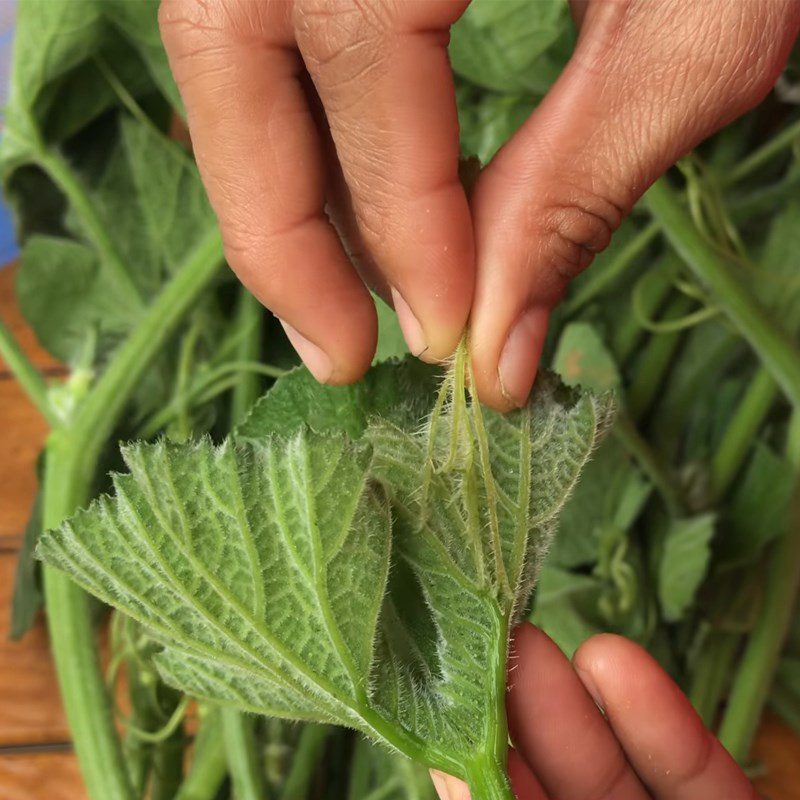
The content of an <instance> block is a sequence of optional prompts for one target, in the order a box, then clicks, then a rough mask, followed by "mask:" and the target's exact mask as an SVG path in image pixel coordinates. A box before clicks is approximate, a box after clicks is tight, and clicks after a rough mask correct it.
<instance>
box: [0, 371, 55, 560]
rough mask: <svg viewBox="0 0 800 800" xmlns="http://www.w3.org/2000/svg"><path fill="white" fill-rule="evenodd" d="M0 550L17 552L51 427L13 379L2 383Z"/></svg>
mask: <svg viewBox="0 0 800 800" xmlns="http://www.w3.org/2000/svg"><path fill="white" fill-rule="evenodd" d="M0 418H1V419H2V434H1V436H2V441H0V446H2V454H3V455H2V458H0V549H4V550H8V549H16V548H17V547H18V546H19V543H20V541H21V536H22V532H23V531H24V530H25V524H26V523H27V521H28V514H29V512H30V508H31V504H32V503H33V498H34V496H35V494H36V459H37V457H38V455H39V452H40V451H41V449H42V446H43V444H44V440H45V436H46V435H47V423H46V422H45V421H44V419H43V417H42V415H41V414H40V413H39V412H38V411H37V410H36V408H34V406H32V405H31V404H30V403H29V402H28V399H27V397H25V395H24V393H23V392H22V390H21V389H20V388H19V387H18V386H17V384H16V383H15V382H14V381H13V380H11V379H10V378H6V379H0Z"/></svg>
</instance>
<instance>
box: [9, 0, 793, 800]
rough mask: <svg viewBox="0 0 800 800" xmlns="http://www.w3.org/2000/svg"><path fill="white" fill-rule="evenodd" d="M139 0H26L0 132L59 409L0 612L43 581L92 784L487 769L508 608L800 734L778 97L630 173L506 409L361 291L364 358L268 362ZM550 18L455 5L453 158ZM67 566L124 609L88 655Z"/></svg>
mask: <svg viewBox="0 0 800 800" xmlns="http://www.w3.org/2000/svg"><path fill="white" fill-rule="evenodd" d="M155 13H156V4H155V2H150V0H147V2H145V1H144V0H143V1H142V2H139V3H130V2H126V0H22V2H21V3H20V13H19V20H18V30H17V42H16V53H15V59H14V70H13V77H12V86H11V97H10V102H9V106H8V110H7V114H6V123H5V129H4V132H3V137H2V141H1V142H0V176H2V179H3V183H4V187H5V193H6V196H7V198H8V199H9V201H10V202H11V203H12V204H13V207H14V209H15V212H16V216H17V221H18V230H19V236H20V240H21V242H22V245H23V249H22V258H21V264H20V267H19V272H18V276H17V291H18V298H19V302H20V305H21V307H22V310H23V312H24V314H25V316H26V317H27V319H28V321H29V322H30V324H31V325H32V327H33V328H34V330H35V332H36V334H37V336H38V338H39V340H40V341H41V343H42V344H43V345H44V346H45V347H46V348H47V349H48V350H49V351H50V352H51V353H53V354H54V355H55V356H56V357H58V358H59V359H61V360H62V361H64V362H65V363H66V364H67V365H68V367H69V368H70V371H69V376H68V378H67V379H66V380H65V381H63V382H56V383H49V384H47V383H46V382H45V380H44V379H43V377H42V376H41V375H40V374H39V373H38V372H37V371H36V370H35V369H34V368H33V367H32V366H31V365H30V364H29V363H28V362H27V360H26V359H25V357H24V355H23V354H22V352H21V351H20V350H19V348H18V347H17V346H16V343H15V342H14V341H13V338H12V337H11V335H10V333H9V332H8V331H7V330H5V328H4V327H3V326H2V325H1V324H0V354H2V356H3V358H4V360H5V361H6V362H7V363H8V364H9V366H10V367H11V368H12V369H13V370H14V371H15V373H16V374H17V376H18V378H19V380H20V382H21V383H22V385H23V387H24V388H25V389H26V390H27V391H28V393H29V395H30V396H31V398H32V400H33V401H34V403H36V405H37V406H38V407H39V408H40V410H41V411H42V413H43V414H44V415H45V417H46V418H47V420H48V422H49V424H50V426H51V429H52V433H51V435H50V437H49V439H48V443H47V447H46V449H45V452H44V453H43V454H42V459H41V473H42V489H41V492H40V496H39V498H38V499H37V502H36V506H35V508H34V513H33V514H32V515H31V522H30V524H29V526H28V531H27V533H26V546H25V548H24V550H23V553H22V555H21V557H20V564H19V570H18V580H17V586H16V592H15V598H14V618H13V631H14V633H15V635H17V636H21V635H23V634H24V633H25V631H26V630H27V628H28V627H29V626H30V625H31V624H32V622H33V620H34V619H35V615H36V613H37V610H38V609H39V607H40V605H41V603H42V595H43V594H44V595H45V596H46V604H45V611H46V613H47V615H48V618H49V626H50V631H51V638H52V642H53V651H54V657H55V661H56V666H57V670H58V673H59V680H60V684H61V688H62V694H63V696H64V701H65V705H66V709H67V714H68V717H69V720H70V725H71V729H72V733H73V739H74V742H75V747H76V750H77V753H78V756H79V759H80V762H81V767H82V771H83V775H84V778H85V780H86V783H87V787H88V789H89V792H90V794H91V796H92V797H94V798H98V799H100V798H102V800H107V798H112V797H113V798H124V800H133V798H137V797H145V796H146V797H150V798H152V799H153V800H162V799H164V798H174V797H177V798H182V799H183V800H187V798H194V800H199V798H216V797H218V798H226V797H236V798H240V799H241V798H247V800H250V799H251V798H253V799H254V798H259V797H269V798H275V799H276V800H277V799H278V798H281V799H282V800H289V798H292V799H296V798H303V799H307V800H312V798H313V800H323V798H331V800H332V799H333V798H343V797H346V798H348V800H367V798H370V800H378V798H383V799H384V800H385V799H387V798H388V799H389V800H422V798H428V799H429V798H431V797H432V790H431V787H430V785H429V782H428V779H427V774H426V770H425V768H424V767H425V766H437V767H439V768H441V769H444V770H446V771H448V772H451V773H454V774H457V775H460V776H462V777H465V778H466V779H468V780H469V781H470V782H471V783H472V785H473V794H474V796H475V797H476V798H478V797H479V798H484V797H488V798H493V797H498V798H499V797H507V796H509V795H508V792H509V790H508V786H507V783H506V779H505V777H504V773H503V763H504V758H505V750H506V746H507V737H506V728H505V717H504V711H503V703H502V699H503V686H504V680H505V660H506V655H507V643H508V634H509V628H510V626H512V625H513V624H514V623H515V622H516V621H518V620H519V619H521V618H523V617H528V618H530V619H532V620H533V621H534V622H536V623H537V624H539V625H540V626H542V627H543V628H544V629H545V630H546V631H547V632H548V633H549V634H550V635H551V636H552V637H553V638H554V639H555V640H556V641H557V642H558V643H559V645H560V646H561V647H562V648H563V649H564V650H565V651H566V652H567V653H571V652H572V651H573V650H574V649H575V648H576V647H577V646H578V645H579V644H580V642H582V641H583V640H584V639H585V638H586V637H588V636H590V635H591V634H593V633H595V632H597V631H604V630H612V631H616V632H619V633H622V634H625V635H626V636H629V637H631V638H633V639H635V640H637V641H639V642H641V643H642V644H643V645H645V646H646V647H647V648H648V649H650V650H651V652H653V653H654V654H655V655H656V656H657V657H658V658H659V659H660V660H661V662H662V663H663V664H664V665H665V666H666V668H667V669H668V670H669V671H670V672H671V673H672V674H673V675H674V676H675V677H676V679H677V680H678V681H679V682H680V683H681V685H682V686H683V687H684V688H685V690H686V691H687V692H688V693H689V695H690V697H691V699H692V700H693V702H694V703H695V705H696V706H697V708H698V709H699V710H700V712H701V713H702V715H703V716H704V718H705V719H706V721H707V722H708V723H709V724H710V725H713V726H715V727H716V728H717V730H718V732H719V734H720V736H721V738H722V740H723V743H724V744H725V745H726V746H727V747H728V748H729V749H730V750H731V751H732V752H733V753H734V755H735V756H736V757H737V758H739V759H740V760H742V761H743V762H746V761H747V758H748V755H749V749H750V744H751V741H752V738H753V735H754V732H755V730H756V728H757V725H758V720H759V718H760V715H761V713H762V710H763V707H764V705H765V702H770V703H771V704H772V706H773V707H774V709H775V710H776V711H777V712H778V713H780V714H781V715H782V716H783V717H784V718H785V719H786V720H787V721H788V722H789V723H790V724H792V725H794V726H795V727H796V728H797V729H798V730H799V731H800V631H799V630H797V624H796V621H795V623H794V625H792V618H793V608H794V603H795V602H796V593H797V583H798V579H800V523H798V522H797V520H796V519H795V520H793V519H792V514H791V508H792V505H793V502H794V501H793V498H796V497H797V476H798V470H799V469H800V415H799V414H798V413H797V408H798V407H800V352H798V348H797V344H796V343H797V336H798V332H800V278H798V275H800V272H798V269H797V265H796V263H795V261H796V255H795V254H796V253H797V252H798V251H800V241H798V236H799V235H800V234H799V232H800V199H798V198H800V194H798V193H799V192H800V168H798V166H797V164H796V157H797V152H796V151H797V143H798V141H800V113H798V111H797V110H796V109H795V107H793V106H791V105H788V104H784V103H782V102H780V101H779V100H778V99H776V98H770V99H769V100H768V101H767V102H766V103H765V104H764V105H763V106H762V107H761V108H759V109H756V110H755V111H754V112H751V113H750V114H749V115H748V116H747V117H745V118H744V119H742V120H740V121H738V122H737V123H735V124H734V125H733V126H731V127H729V128H728V129H726V130H725V131H723V132H721V133H720V134H718V135H717V136H716V137H714V138H713V139H712V140H711V141H710V142H708V143H706V144H705V145H704V146H703V147H702V149H701V150H700V151H699V152H697V153H695V154H693V155H692V156H691V157H689V158H687V159H685V160H684V161H683V162H682V163H681V165H680V166H679V169H678V170H676V171H675V175H673V176H671V179H670V182H669V183H668V182H666V181H662V182H660V183H659V184H657V185H656V186H655V187H654V189H653V190H652V191H651V192H650V193H649V194H648V196H647V197H646V198H645V200H644V201H643V203H641V204H640V206H639V207H637V209H635V210H634V213H633V215H632V216H631V218H630V219H629V220H627V221H626V222H625V223H623V226H622V228H621V229H620V230H619V232H618V233H617V235H616V236H615V240H614V242H613V244H612V246H611V247H610V248H609V250H608V251H607V252H606V253H604V254H602V255H601V256H600V257H598V259H597V261H596V263H595V264H594V265H593V266H592V268H591V269H590V270H588V271H587V272H586V273H585V274H584V275H582V276H581V277H580V278H579V279H578V280H576V281H575V282H574V284H573V286H572V288H571V290H570V294H569V296H568V298H567V299H566V301H565V302H564V303H563V304H562V306H561V308H560V309H559V310H558V312H557V313H556V315H555V318H554V320H553V323H552V326H551V331H550V336H549V341H548V344H547V347H546V351H545V359H544V360H545V363H547V364H549V365H550V367H551V368H552V369H553V371H554V372H555V373H557V374H558V375H559V376H560V380H559V378H557V377H556V376H555V375H550V374H543V375H542V376H541V377H540V379H539V380H538V381H537V385H536V388H535V391H534V393H533V396H532V398H531V400H530V403H529V405H528V407H527V408H525V409H522V410H520V411H518V412H514V413H513V414H511V415H508V416H505V417H503V416H500V415H497V414H495V413H493V412H489V411H487V410H486V409H482V408H481V407H480V406H479V405H477V404H474V403H472V402H471V400H470V398H469V395H468V392H466V391H465V381H466V380H467V377H468V376H467V372H468V370H467V366H466V351H465V350H464V348H463V347H462V348H461V349H460V350H459V352H458V354H457V358H456V361H455V363H454V364H453V365H452V366H451V368H450V369H449V370H448V371H446V372H441V371H437V370H433V369H431V368H429V367H425V366H423V365H421V364H418V363H416V362H414V361H412V360H408V359H405V358H403V356H404V351H405V347H404V345H403V344H402V337H401V335H400V333H399V330H398V327H397V325H396V322H395V320H394V317H393V315H392V314H391V312H389V310H388V309H386V308H385V307H383V306H381V307H380V308H379V317H380V321H381V331H380V342H379V348H378V355H377V357H376V365H375V366H374V367H373V369H372V370H371V371H370V373H369V374H368V375H367V377H366V378H365V379H364V380H363V381H362V382H360V383H359V384H357V385H356V386H354V387H350V388H343V389H325V388H322V387H319V386H317V385H316V384H315V383H314V382H313V381H312V380H311V379H310V377H309V376H308V374H307V373H306V372H305V371H302V370H299V369H295V368H294V367H295V365H296V363H297V362H296V358H295V356H294V355H293V353H292V351H291V348H290V347H289V346H288V343H287V342H286V340H285V337H284V336H283V333H282V331H281V329H280V326H279V325H277V324H276V323H275V320H274V319H273V318H272V317H271V316H270V315H269V314H267V313H266V312H264V310H263V309H261V308H260V307H259V306H258V304H257V303H256V302H255V301H254V300H253V299H252V298H251V297H250V296H249V295H247V293H246V292H244V291H243V290H242V289H240V288H239V287H238V285H237V284H236V282H235V281H234V280H233V279H232V278H231V277H230V275H229V273H228V272H227V271H226V270H225V269H224V265H223V258H222V246H221V242H220V238H219V234H218V231H217V229H216V224H215V221H214V218H213V215H212V213H211V211H210V208H209V206H208V203H207V201H206V198H205V194H204V191H203V188H202V185H201V182H200V179H199V175H198V172H197V169H196V167H195V165H194V162H193V159H192V157H191V154H190V153H189V152H188V151H187V150H186V149H185V148H184V147H183V146H182V145H181V144H179V143H178V142H177V141H175V140H174V139H173V138H171V137H170V135H169V132H170V130H172V128H173V127H174V114H175V109H177V112H178V114H179V113H180V102H179V98H178V96H177V92H176V90H175V86H174V84H173V82H172V79H171V77H170V73H169V70H168V67H167V63H166V59H165V56H164V53H163V51H162V49H161V46H160V42H159V38H158V32H157V26H156V18H155ZM574 40H575V34H574V30H573V27H572V24H571V21H570V19H569V14H568V10H567V6H566V3H563V2H561V0H505V2H503V3H496V2H492V0H474V2H473V3H472V4H471V5H470V7H469V9H468V10H467V12H466V13H465V15H464V16H463V18H462V19H461V20H460V21H459V23H458V24H457V25H456V26H455V28H454V30H453V36H452V43H451V50H450V52H451V58H452V63H453V68H454V71H455V73H456V83H457V101H458V106H459V116H460V120H461V126H462V130H461V135H462V147H463V151H464V154H465V155H468V156H469V155H477V156H478V157H479V158H480V159H481V160H483V161H487V160H489V159H490V158H491V156H492V155H493V154H494V153H495V152H496V151H497V149H498V148H499V147H500V146H502V144H503V142H504V141H506V140H507V139H508V137H509V136H510V135H511V134H512V133H513V132H514V131H515V130H516V128H517V127H518V126H519V125H520V124H521V122H522V121H523V120H524V119H525V117H526V116H527V114H528V113H530V111H531V110H532V109H533V108H534V107H535V106H536V104H537V103H538V102H539V101H540V99H541V98H542V96H543V95H544V93H545V92H546V91H547V89H548V87H549V86H550V84H551V83H552V81H553V80H555V78H556V76H557V75H558V73H559V71H560V69H561V68H562V67H563V65H564V64H565V62H566V60H567V58H568V57H569V53H570V51H571V48H572V47H573V45H574ZM792 74H793V73H792V71H791V69H790V71H789V73H788V74H787V75H788V77H787V80H790V79H791V76H792ZM764 142H765V143H764ZM675 185H679V186H680V189H679V190H676V189H675V188H671V187H672V186H675ZM562 382H563V384H566V385H567V386H565V385H562ZM568 387H575V388H568ZM612 397H613V398H614V403H615V404H616V406H617V409H618V410H617V413H616V416H615V418H614V420H613V422H612V421H611V415H610V413H609V410H610V406H611V404H612V400H611V398H612ZM603 430H608V434H607V435H606V436H605V438H604V439H603V441H602V443H600V444H599V446H598V441H599V436H600V433H601V432H602V431H603ZM120 441H129V442H132V444H128V445H126V446H124V447H123V448H122V449H121V450H120V447H119V445H118V442H120ZM590 456H591V458H590ZM584 465H585V470H583V476H582V478H581V479H580V481H578V475H579V473H580V472H581V469H582V468H583V467H584ZM109 473H111V474H112V475H113V477H112V478H109V477H108V475H109ZM93 498H97V499H93ZM81 509H83V510H81ZM795 516H796V515H795ZM43 530H47V533H46V534H44V535H42V531H43ZM37 543H38V552H39V553H40V554H41V556H42V557H43V558H44V559H45V560H46V562H47V563H48V564H49V565H53V566H47V567H44V568H43V569H42V568H41V567H40V565H39V564H38V563H37V562H35V561H34V559H33V552H34V550H35V549H36V547H37ZM548 550H549V555H546V554H547V552H548ZM54 567H56V568H54ZM62 570H63V571H62ZM64 571H65V572H66V573H69V574H70V575H71V576H72V578H74V579H75V581H77V582H78V583H79V584H81V585H82V586H83V587H85V588H86V589H88V590H89V591H90V592H91V593H92V594H93V595H95V596H96V597H98V598H100V599H101V600H103V601H104V602H105V603H106V604H108V605H109V606H111V607H113V608H114V609H117V610H115V611H113V615H112V620H111V633H112V636H111V650H112V655H111V663H110V664H109V665H108V666H107V668H106V667H104V668H103V669H101V667H100V665H99V663H98V657H97V647H96V636H95V634H96V626H97V624H98V623H99V624H103V625H105V624H106V614H105V611H104V609H105V606H104V605H101V604H99V603H96V602H95V601H91V602H90V601H89V599H88V597H89V596H88V595H87V594H86V593H85V592H84V591H82V590H81V589H79V588H78V587H77V586H76V584H75V583H74V582H73V580H72V578H69V577H67V575H66V574H65V573H64ZM534 582H536V589H535V592H534V593H533V595H532V596H531V590H532V588H533V585H534ZM43 589H44V591H42V590H43ZM122 674H124V675H125V676H126V678H127V680H126V681H125V682H124V684H122V683H119V686H122V685H124V686H125V689H124V691H126V692H127V695H128V697H127V702H126V703H125V704H122V705H124V706H125V707H127V708H129V709H130V711H129V712H127V713H126V714H124V715H123V714H122V713H121V712H120V711H119V710H118V709H117V708H115V706H114V704H113V702H112V700H111V699H110V693H109V692H108V691H106V688H105V687H106V684H108V683H110V684H111V685H112V687H117V691H122V689H121V688H119V686H118V681H117V678H118V677H119V676H120V675H122ZM195 699H196V700H198V701H199V702H198V704H197V708H198V713H197V716H198V720H199V723H198V725H199V727H198V730H197V733H196V735H192V736H190V735H189V734H188V733H187V731H188V730H190V727H189V725H188V722H187V708H188V706H189V703H190V700H195ZM252 712H256V713H255V714H253V713H252ZM287 718H288V719H292V720H298V719H299V720H303V721H304V722H303V724H300V725H297V724H288V723H287V722H285V721H284V720H285V719H287ZM115 723H117V724H115ZM119 726H121V730H122V734H121V735H119V734H118V731H117V728H118V727H119ZM339 726H343V727H339ZM346 729H347V730H346ZM352 729H355V730H356V731H358V734H355V733H353V732H352ZM361 734H363V735H364V736H362V735H361ZM365 737H366V738H365ZM367 739H370V740H375V741H378V742H380V743H381V744H380V745H379V746H373V745H371V744H368V743H367ZM387 744H388V745H389V747H388V748H387V747H385V745H387ZM187 749H188V750H190V757H189V758H188V759H187V758H186V752H187ZM406 756H410V757H411V759H413V761H411V760H409V759H408V758H406ZM187 764H188V767H187Z"/></svg>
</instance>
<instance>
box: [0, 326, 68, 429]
mask: <svg viewBox="0 0 800 800" xmlns="http://www.w3.org/2000/svg"><path fill="white" fill-rule="evenodd" d="M0 358H2V359H3V361H5V362H6V364H7V366H8V368H9V369H10V370H11V372H12V374H13V375H14V377H15V378H16V379H17V381H18V382H19V385H20V386H21V387H22V388H23V390H24V391H25V394H27V395H28V398H29V399H30V401H31V402H32V403H33V404H34V405H35V406H36V408H38V409H39V412H40V413H41V414H42V416H43V417H44V418H45V419H46V420H47V421H48V422H49V423H50V425H51V427H55V426H56V425H58V424H59V420H58V418H57V417H56V415H55V413H54V411H53V408H52V406H51V405H50V401H49V400H48V398H47V385H46V384H45V382H44V378H43V377H42V373H41V372H39V370H38V369H36V367H35V366H34V365H33V364H32V363H31V361H30V359H29V358H28V356H26V355H25V353H24V351H23V350H22V348H21V347H20V345H19V342H18V341H17V340H16V339H15V338H14V334H13V333H11V331H10V330H9V329H8V328H7V327H6V324H5V323H4V322H3V320H1V319H0Z"/></svg>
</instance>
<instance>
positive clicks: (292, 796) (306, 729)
mask: <svg viewBox="0 0 800 800" xmlns="http://www.w3.org/2000/svg"><path fill="white" fill-rule="evenodd" d="M333 730H334V729H333V728H332V727H331V726H330V725H304V726H303V730H302V731H301V732H300V738H299V739H298V741H297V746H296V747H295V751H294V755H293V756H292V765H291V767H290V768H289V774H288V775H287V776H286V780H285V781H284V784H283V788H282V789H281V794H280V800H307V798H308V790H309V787H310V786H311V781H312V780H313V779H314V775H315V774H316V771H317V764H318V762H319V757H320V754H321V753H322V750H323V748H324V747H325V743H326V741H327V740H328V737H329V736H330V735H331V733H333Z"/></svg>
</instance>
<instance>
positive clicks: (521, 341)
mask: <svg viewBox="0 0 800 800" xmlns="http://www.w3.org/2000/svg"><path fill="white" fill-rule="evenodd" d="M549 316H550V312H549V310H548V309H546V308H545V307H544V306H534V307H533V308H529V309H528V310H527V311H525V312H523V314H522V315H521V316H520V317H519V319H517V321H516V322H515V323H514V325H513V326H512V327H511V331H510V332H509V334H508V338H507V339H506V343H505V345H504V346H503V351H502V352H501V353H500V362H499V363H498V365H497V373H498V377H499V378H500V388H501V389H502V391H503V394H504V395H505V396H506V398H507V399H508V400H510V401H511V402H512V403H514V405H515V406H517V407H518V408H521V407H522V406H524V405H525V403H527V402H528V395H529V394H530V393H531V387H532V386H533V379H534V378H535V377H536V371H537V369H538V367H539V359H540V358H541V355H542V348H543V347H544V339H545V335H546V334H547V320H548V317H549Z"/></svg>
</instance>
